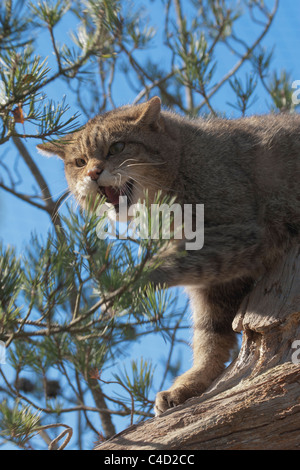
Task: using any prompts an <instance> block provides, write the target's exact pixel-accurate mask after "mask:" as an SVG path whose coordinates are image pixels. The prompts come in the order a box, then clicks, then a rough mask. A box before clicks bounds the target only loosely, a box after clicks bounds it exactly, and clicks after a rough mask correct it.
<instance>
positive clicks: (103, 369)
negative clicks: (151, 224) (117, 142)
mask: <svg viewBox="0 0 300 470" xmlns="http://www.w3.org/2000/svg"><path fill="white" fill-rule="evenodd" d="M242 3H243V6H241V2H238V1H236V2H227V1H226V0H206V1H200V0H199V1H195V0H193V1H189V2H182V1H181V0H173V1H172V0H169V1H165V0H164V1H162V4H161V8H162V11H164V21H163V27H162V31H161V32H162V34H163V36H164V39H163V41H164V47H165V51H166V57H167V60H166V62H165V63H164V64H162V63H160V62H159V61H158V60H156V57H155V54H153V53H152V50H151V48H152V45H153V43H154V41H157V40H158V39H157V37H158V32H157V31H156V28H155V26H154V23H153V18H151V15H150V13H149V14H148V15H146V14H145V11H144V10H143V9H142V8H140V7H139V6H137V7H134V8H131V7H130V4H129V2H128V3H127V2H121V1H120V0H75V1H72V2H70V1H68V0H57V1H55V0H53V1H42V0H39V1H26V2H23V1H18V0H15V1H13V0H10V1H9V0H5V1H3V2H2V5H1V6H0V144H1V145H2V149H3V152H1V156H0V188H2V190H3V191H6V192H8V193H10V194H13V195H14V196H15V197H17V198H19V199H20V200H22V201H23V203H24V204H27V205H30V206H32V207H33V208H36V210H42V211H44V212H45V213H46V214H48V216H49V220H51V224H52V227H51V230H49V233H48V234H47V235H46V236H45V237H42V236H38V235H36V234H35V235H32V239H31V241H30V244H29V247H28V249H26V250H25V251H24V252H23V253H22V255H21V256H19V255H18V254H16V251H15V250H14V249H13V248H12V247H10V246H4V244H3V243H1V244H0V253H1V258H0V340H1V341H2V342H1V343H0V345H2V348H3V346H5V355H6V364H7V365H9V368H10V373H9V374H7V372H6V370H7V369H6V367H4V365H2V366H0V397H1V399H0V401H1V405H0V436H1V438H2V443H5V442H6V441H10V442H12V443H14V444H16V445H17V446H19V447H20V448H25V449H30V448H34V449H37V448H47V446H49V448H51V449H56V448H59V447H60V446H61V448H64V447H65V446H66V445H67V444H69V440H70V438H71V436H72V433H73V430H74V432H76V439H75V440H76V443H74V442H73V441H74V438H73V440H72V441H71V442H73V444H72V445H73V448H78V449H81V448H91V447H92V445H93V440H94V441H99V440H100V441H101V440H103V439H107V438H108V437H111V436H113V435H114V434H115V433H116V431H117V430H120V429H122V427H123V428H124V427H126V426H127V425H128V424H130V423H134V422H137V421H140V420H144V419H147V418H148V417H151V416H153V400H154V396H155V391H154V388H153V375H154V370H155V364H153V363H151V362H150V361H149V360H148V359H146V358H144V357H143V352H142V346H141V353H140V355H139V356H140V358H138V359H132V358H131V357H130V350H131V346H132V345H134V344H136V343H137V342H138V341H139V340H142V339H143V338H144V337H145V336H146V335H156V336H160V337H162V338H163V341H165V343H164V344H165V347H166V354H165V357H166V358H167V359H166V362H165V364H164V367H163V373H162V374H161V376H162V380H161V383H160V384H159V387H160V388H162V387H163V386H164V383H165V381H166V379H167V378H168V377H169V376H170V375H173V376H174V375H176V374H177V372H178V369H179V368H180V362H176V350H177V348H178V344H180V342H181V341H184V340H182V339H181V336H180V332H181V331H182V330H183V329H185V328H186V327H187V320H186V317H185V313H186V310H187V308H185V307H184V306H183V302H182V301H181V302H180V301H179V297H178V292H177V291H176V290H175V291H166V290H164V289H162V290H160V291H154V290H153V289H151V288H150V287H149V286H147V283H146V279H147V272H148V270H149V267H148V264H147V261H148V260H149V259H151V258H152V257H153V255H154V254H155V253H157V252H158V251H159V249H160V248H161V247H162V246H163V241H161V240H159V241H155V243H154V241H151V240H150V241H149V240H139V243H137V242H136V240H131V241H128V240H119V239H118V238H116V239H115V240H102V239H100V238H98V237H97V224H98V223H99V219H98V218H97V216H96V215H95V214H93V213H91V212H89V211H87V212H86V213H80V212H79V210H78V209H76V208H75V209H72V208H70V207H69V208H68V209H67V210H65V211H64V214H62V213H61V212H60V211H59V210H58V208H59V207H60V205H61V204H62V203H63V201H65V200H66V198H67V196H68V193H67V192H65V193H64V194H62V195H61V196H60V197H58V198H56V197H55V196H54V195H53V194H52V192H51V189H50V187H49V186H48V184H47V182H46V177H45V175H44V174H43V170H42V164H37V163H36V161H37V160H36V159H35V156H33V154H32V153H31V151H29V150H28V148H29V144H31V143H32V142H34V143H39V142H41V141H45V140H52V139H55V138H57V137H59V136H62V135H65V134H68V133H70V132H72V131H74V130H75V129H77V128H78V127H79V126H80V125H82V124H83V123H84V121H85V120H86V119H87V118H90V117H91V116H93V115H94V114H95V113H99V112H104V111H107V110H109V109H112V108H114V107H116V106H117V105H118V104H119V103H118V102H117V100H116V97H115V95H116V89H115V83H116V81H117V80H120V77H122V80H123V81H124V83H126V86H127V88H128V89H130V90H131V93H132V94H133V95H135V99H134V102H135V103H138V102H140V101H143V100H145V99H147V98H149V97H150V96H152V95H154V94H159V95H160V96H161V98H162V100H163V103H164V105H166V106H168V107H170V108H171V109H174V110H176V111H179V112H181V113H183V114H186V115H190V116H197V115H205V116H206V115H208V116H209V115H224V110H222V109H218V107H217V106H216V102H217V101H216V100H215V96H216V95H217V92H218V90H220V88H221V87H226V86H227V87H228V90H230V93H231V96H233V97H234V99H233V101H232V102H231V103H230V106H231V107H232V109H234V110H235V111H236V112H237V114H238V115H246V114H247V112H248V110H249V108H251V105H252V104H253V103H254V101H255V98H256V97H255V93H256V90H257V88H258V86H260V87H261V89H262V90H263V93H264V98H266V99H268V102H269V109H270V110H277V111H281V112H293V111H294V109H295V103H294V102H293V99H292V96H293V91H294V90H293V89H291V87H290V84H289V80H290V78H289V76H288V75H287V73H286V72H285V71H282V72H280V73H278V72H274V74H273V76H272V78H271V79H269V78H268V76H269V74H270V70H271V64H272V51H267V50H265V49H264V48H263V47H262V41H263V38H264V37H265V35H266V34H267V33H268V31H269V29H270V28H271V27H272V23H273V19H274V16H275V14H276V12H277V10H278V3H279V2H278V0H275V1H274V8H273V10H268V9H267V7H266V5H265V4H264V2H263V1H262V2H258V1H254V0H245V1H244V2H242ZM187 4H188V8H187ZM229 4H230V5H229ZM234 4H236V5H235V6H234V7H233V5H234ZM150 6H151V2H149V11H150ZM245 14H247V15H248V16H249V21H252V22H253V24H254V25H255V27H256V29H257V30H258V34H257V37H256V39H255V40H254V41H253V42H252V43H251V42H249V41H248V40H247V39H245V38H241V37H239V36H237V35H236V33H235V30H236V25H237V24H238V23H239V21H240V19H241V17H242V16H243V15H245ZM257 15H259V18H260V19H259V20H258V19H257ZM74 20H76V21H74ZM69 23H70V24H72V25H74V24H75V27H74V29H73V31H72V34H71V35H70V37H68V38H66V37H65V36H64V35H63V32H64V31H65V28H66V24H69ZM68 29H69V28H68ZM45 34H47V38H48V49H47V52H46V53H44V52H43V51H41V50H40V48H39V44H38V42H39V37H40V35H45ZM58 37H60V38H61V37H64V38H65V41H64V42H63V43H61V42H59V41H58V39H57V38H58ZM220 47H223V48H226V50H228V51H230V52H231V53H232V56H233V57H235V58H236V63H235V65H234V66H233V67H232V68H230V70H228V71H222V72H224V73H223V76H222V78H221V79H219V80H217V81H216V80H215V76H216V72H217V71H218V72H219V70H218V63H217V56H218V50H219V48H220ZM47 56H48V57H47ZM249 70H250V71H249ZM52 84H55V85H57V86H58V87H59V86H60V85H63V86H67V87H68V89H69V95H68V96H66V97H64V96H62V97H61V96H60V94H59V93H56V96H52V95H51V94H50V95H49V90H50V87H51V85H52ZM230 93H229V96H230ZM57 97H59V100H58V101H56V100H57ZM71 98H72V100H73V101H74V103H75V104H73V105H71V104H70V100H71ZM11 143H12V145H13V146H14V148H15V151H16V154H17V155H18V156H19V158H20V159H21V160H22V164H24V165H25V166H26V168H27V169H28V171H29V172H30V174H31V176H32V178H33V180H34V183H35V186H36V187H37V188H38V193H37V192H36V191H34V192H32V193H28V192H26V191H24V192H23V190H22V184H23V182H22V179H21V181H20V178H19V172H18V167H17V165H16V164H15V162H13V161H11V160H9V161H8V159H7V158H6V157H5V153H6V152H5V149H6V148H7V146H8V145H10V144H11ZM20 187H21V189H20ZM5 366H6V365H5ZM116 417H118V423H120V422H122V424H118V426H117V427H116V425H115V423H114V419H115V418H116ZM60 426H61V427H62V428H63V431H62V432H61V434H60V435H59V436H58V431H57V428H58V427H60ZM37 436H39V437H37ZM57 436H58V437H59V439H56V437H57ZM41 438H42V439H41ZM62 438H64V439H65V440H64V442H63V443H62V442H61V439H62ZM87 440H88V442H87ZM69 445H71V444H69Z"/></svg>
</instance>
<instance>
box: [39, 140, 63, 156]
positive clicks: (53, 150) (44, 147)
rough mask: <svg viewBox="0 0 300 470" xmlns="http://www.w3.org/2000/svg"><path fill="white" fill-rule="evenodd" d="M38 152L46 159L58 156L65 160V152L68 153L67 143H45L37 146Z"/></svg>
mask: <svg viewBox="0 0 300 470" xmlns="http://www.w3.org/2000/svg"><path fill="white" fill-rule="evenodd" d="M36 148H37V149H38V152H39V153H40V154H41V155H44V156H46V157H52V156H53V155H57V156H58V157H60V158H62V159H64V158H65V152H66V143H64V142H63V141H59V140H57V141H52V142H45V143H44V144H38V145H37V146H36Z"/></svg>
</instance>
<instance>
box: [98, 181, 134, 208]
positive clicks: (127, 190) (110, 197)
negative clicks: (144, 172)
mask: <svg viewBox="0 0 300 470" xmlns="http://www.w3.org/2000/svg"><path fill="white" fill-rule="evenodd" d="M99 190H100V192H101V194H103V195H104V196H105V197H106V199H107V202H109V203H110V204H113V206H115V207H116V208H118V206H119V198H120V197H121V196H126V197H127V204H128V205H129V204H130V203H131V202H132V192H133V182H132V181H131V180H129V181H127V183H125V184H124V185H123V186H120V188H116V187H115V186H100V188H99Z"/></svg>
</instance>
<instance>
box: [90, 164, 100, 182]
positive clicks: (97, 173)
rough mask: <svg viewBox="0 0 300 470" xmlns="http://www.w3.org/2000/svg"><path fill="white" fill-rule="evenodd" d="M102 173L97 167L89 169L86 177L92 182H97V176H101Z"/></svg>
mask: <svg viewBox="0 0 300 470" xmlns="http://www.w3.org/2000/svg"><path fill="white" fill-rule="evenodd" d="M101 173H102V169H101V168H99V167H97V166H94V168H91V169H90V170H89V171H88V172H87V174H88V176H89V177H90V178H91V179H92V180H93V181H97V179H98V178H99V176H100V175H101Z"/></svg>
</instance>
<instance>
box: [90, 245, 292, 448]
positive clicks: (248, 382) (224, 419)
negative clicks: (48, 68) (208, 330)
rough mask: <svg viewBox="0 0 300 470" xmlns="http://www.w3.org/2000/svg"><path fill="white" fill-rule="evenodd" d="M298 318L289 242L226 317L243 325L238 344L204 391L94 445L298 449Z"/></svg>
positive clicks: (234, 323)
mask: <svg viewBox="0 0 300 470" xmlns="http://www.w3.org/2000/svg"><path fill="white" fill-rule="evenodd" d="M299 320H300V247H299V246H296V247H294V248H293V249H291V250H290V252H289V253H288V254H287V256H286V257H285V258H284V259H283V260H279V262H278V263H277V265H276V266H275V267H274V268H273V269H272V271H270V272H269V273H268V274H267V275H266V276H264V277H263V278H262V279H261V280H260V281H259V282H258V283H257V285H256V287H255V288H254V290H253V291H252V293H251V294H250V295H249V296H248V297H247V298H246V299H245V301H244V302H243V304H242V305H241V307H240V309H239V312H238V314H237V315H236V317H235V319H234V322H233V328H234V330H235V331H237V332H243V340H242V346H241V350H240V352H239V355H238V357H237V359H236V360H235V361H234V362H233V363H232V364H231V365H230V366H229V367H228V368H227V369H226V370H225V371H224V373H223V374H222V375H221V376H220V377H219V378H218V379H217V380H216V381H215V382H214V383H213V384H212V386H211V387H210V388H209V389H208V390H207V391H206V393H204V394H203V395H202V396H201V397H198V398H192V399H191V400H188V401H187V402H186V403H184V404H183V405H181V406H179V407H177V408H174V409H173V410H170V411H168V412H166V413H164V414H163V415H162V416H160V417H158V418H153V419H150V420H148V421H146V422H144V423H141V424H138V425H134V426H131V427H130V428H128V429H126V430H124V431H123V432H121V433H119V434H117V435H116V436H114V437H113V438H111V439H110V440H108V441H106V442H105V443H104V444H102V445H100V446H98V447H96V450H117V449H118V450H121V449H123V450H146V449H148V450H223V449H228V450H229V449H231V450H238V449H241V450H246V449H247V450H249V449H250V450H261V449H265V450H267V449H268V450H271V449H282V450H292V449H300V439H299V436H300V386H299V385H300V353H299V354H298V355H297V348H296V349H295V345H294V344H293V343H294V341H297V340H299V341H300V321H299ZM297 347H298V350H299V352H300V343H299V345H298V346H297Z"/></svg>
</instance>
